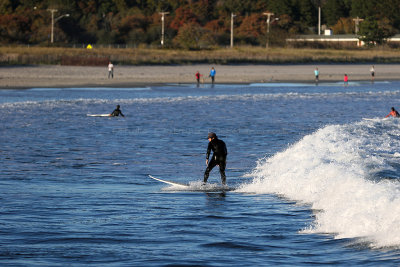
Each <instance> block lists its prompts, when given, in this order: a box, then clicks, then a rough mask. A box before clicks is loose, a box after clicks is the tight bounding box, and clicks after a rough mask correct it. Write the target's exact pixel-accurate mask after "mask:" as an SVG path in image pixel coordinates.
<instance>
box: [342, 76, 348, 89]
mask: <svg viewBox="0 0 400 267" xmlns="http://www.w3.org/2000/svg"><path fill="white" fill-rule="evenodd" d="M343 81H344V86H347V85H349V76H347V74H345V75H344V79H343Z"/></svg>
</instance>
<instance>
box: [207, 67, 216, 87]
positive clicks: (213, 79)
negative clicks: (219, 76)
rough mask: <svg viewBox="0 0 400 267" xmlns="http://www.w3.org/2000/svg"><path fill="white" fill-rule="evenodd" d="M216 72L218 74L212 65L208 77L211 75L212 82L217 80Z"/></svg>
mask: <svg viewBox="0 0 400 267" xmlns="http://www.w3.org/2000/svg"><path fill="white" fill-rule="evenodd" d="M215 74H216V71H215V69H214V67H212V68H211V71H210V75H209V76H208V77H211V82H212V83H214V81H215Z"/></svg>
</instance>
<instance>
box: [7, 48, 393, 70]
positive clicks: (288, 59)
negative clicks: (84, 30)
mask: <svg viewBox="0 0 400 267" xmlns="http://www.w3.org/2000/svg"><path fill="white" fill-rule="evenodd" d="M109 60H110V61H112V62H113V63H114V64H120V65H170V64H201V63H206V64H304V63H400V49H393V48H392V49H391V48H372V49H366V48H354V49H309V48H268V49H266V48H262V47H251V46H239V47H235V48H233V49H231V48H216V49H209V50H195V51H190V50H177V49H152V48H96V47H94V48H93V49H86V48H61V47H28V46H3V47H0V64H2V65H37V64H39V65H40V64H50V65H53V64H57V65H77V66H86V65H88V66H97V65H104V64H106V63H107V62H108V61H109Z"/></svg>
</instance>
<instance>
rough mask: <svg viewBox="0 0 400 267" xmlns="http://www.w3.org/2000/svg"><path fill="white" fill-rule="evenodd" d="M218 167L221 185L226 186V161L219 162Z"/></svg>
mask: <svg viewBox="0 0 400 267" xmlns="http://www.w3.org/2000/svg"><path fill="white" fill-rule="evenodd" d="M218 165H219V173H220V174H221V182H222V184H223V185H225V184H226V175H225V167H226V161H221V162H220V163H219V164H218Z"/></svg>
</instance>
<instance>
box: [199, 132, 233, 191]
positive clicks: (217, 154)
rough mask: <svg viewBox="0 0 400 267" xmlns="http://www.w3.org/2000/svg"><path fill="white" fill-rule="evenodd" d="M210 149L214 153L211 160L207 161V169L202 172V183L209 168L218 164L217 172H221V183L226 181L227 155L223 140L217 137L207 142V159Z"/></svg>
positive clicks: (205, 179)
mask: <svg viewBox="0 0 400 267" xmlns="http://www.w3.org/2000/svg"><path fill="white" fill-rule="evenodd" d="M211 150H212V151H213V152H214V154H213V156H212V158H211V160H210V161H209V162H208V166H207V169H206V171H205V172H204V183H206V182H207V180H208V176H209V175H210V172H211V170H212V169H213V168H214V167H215V166H217V165H218V166H219V172H220V174H221V181H222V184H225V183H226V176H225V167H226V156H227V155H228V151H227V149H226V145H225V143H224V141H222V140H219V139H218V138H214V139H213V140H211V141H210V142H209V143H208V148H207V160H208V159H209V157H210V152H211Z"/></svg>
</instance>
